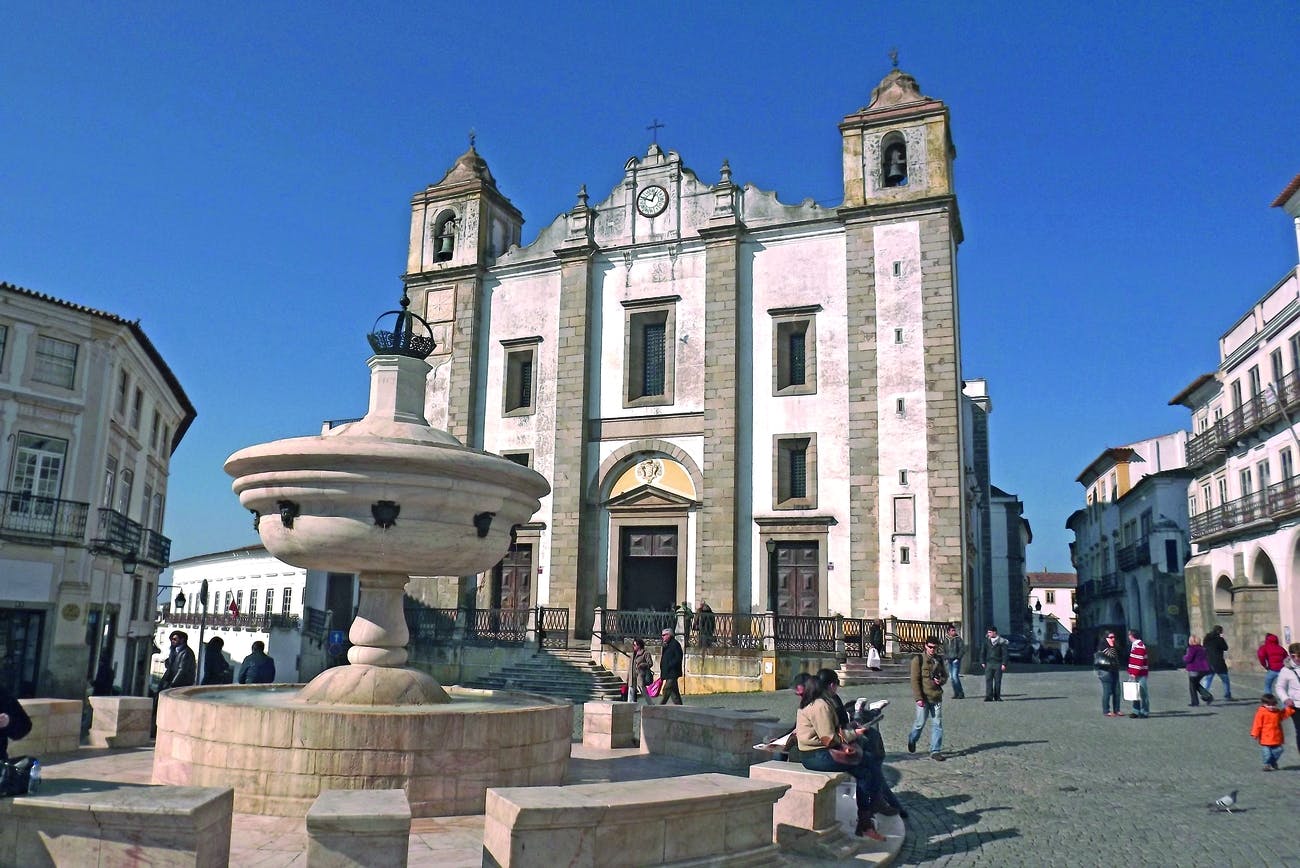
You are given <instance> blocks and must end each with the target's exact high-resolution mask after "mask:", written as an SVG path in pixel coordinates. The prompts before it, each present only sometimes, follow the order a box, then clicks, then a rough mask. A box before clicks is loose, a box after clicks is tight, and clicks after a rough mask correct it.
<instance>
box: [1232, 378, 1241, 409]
mask: <svg viewBox="0 0 1300 868" xmlns="http://www.w3.org/2000/svg"><path fill="white" fill-rule="evenodd" d="M1232 409H1234V410H1239V409H1241V380H1233V381H1232Z"/></svg>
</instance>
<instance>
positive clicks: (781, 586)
mask: <svg viewBox="0 0 1300 868" xmlns="http://www.w3.org/2000/svg"><path fill="white" fill-rule="evenodd" d="M818 560H819V559H818V556H817V543H815V542H778V543H777V544H776V575H775V578H774V580H773V583H774V588H773V590H774V591H775V597H776V605H775V607H774V609H773V610H774V611H775V612H776V613H777V614H778V615H803V616H815V615H816V614H817V612H818V605H817V604H818V599H817V585H818V571H819V570H820V566H819V564H818Z"/></svg>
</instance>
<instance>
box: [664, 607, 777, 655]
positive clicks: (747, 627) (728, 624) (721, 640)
mask: <svg viewBox="0 0 1300 868" xmlns="http://www.w3.org/2000/svg"><path fill="white" fill-rule="evenodd" d="M661 629H662V628H661ZM687 644H689V645H690V646H692V647H694V648H762V647H763V616H762V615H753V614H749V613H746V612H704V613H702V614H701V613H699V612H696V613H695V615H694V617H693V618H692V619H691V631H690V635H689V636H687Z"/></svg>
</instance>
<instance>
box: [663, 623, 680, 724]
mask: <svg viewBox="0 0 1300 868" xmlns="http://www.w3.org/2000/svg"><path fill="white" fill-rule="evenodd" d="M662 636H663V640H664V650H663V652H662V653H661V654H660V655H659V677H660V678H662V679H663V686H662V687H661V688H660V690H659V704H660V705H667V704H668V702H669V700H671V701H672V703H673V705H681V704H682V694H681V690H680V689H678V686H677V679H679V678H681V677H682V646H681V643H680V642H678V641H677V639H676V637H675V636H673V631H672V630H671V629H669V628H667V627H665V628H664V631H663V634H662Z"/></svg>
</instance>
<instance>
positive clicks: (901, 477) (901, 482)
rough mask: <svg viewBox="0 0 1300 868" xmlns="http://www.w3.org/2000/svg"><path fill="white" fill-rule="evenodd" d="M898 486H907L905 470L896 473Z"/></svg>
mask: <svg viewBox="0 0 1300 868" xmlns="http://www.w3.org/2000/svg"><path fill="white" fill-rule="evenodd" d="M898 484H899V485H907V471H906V470H900V471H898Z"/></svg>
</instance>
